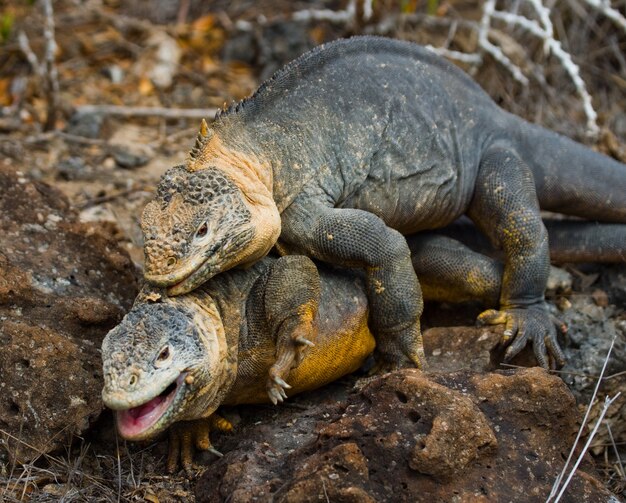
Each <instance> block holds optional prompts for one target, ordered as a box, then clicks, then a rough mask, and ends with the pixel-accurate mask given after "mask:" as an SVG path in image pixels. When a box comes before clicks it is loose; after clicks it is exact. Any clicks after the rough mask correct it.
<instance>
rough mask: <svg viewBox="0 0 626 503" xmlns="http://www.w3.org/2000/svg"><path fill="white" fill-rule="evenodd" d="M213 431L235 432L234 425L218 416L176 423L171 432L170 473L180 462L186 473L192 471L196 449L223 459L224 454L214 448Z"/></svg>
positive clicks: (168, 464) (169, 447)
mask: <svg viewBox="0 0 626 503" xmlns="http://www.w3.org/2000/svg"><path fill="white" fill-rule="evenodd" d="M211 430H218V431H224V432H230V431H232V430H233V425H232V424H230V422H229V421H227V420H226V419H224V418H223V417H221V416H219V415H217V414H212V415H211V416H210V417H208V418H203V419H197V420H195V421H181V422H178V423H174V424H173V425H172V426H171V427H170V431H169V446H168V455H167V471H168V473H174V472H175V471H176V470H177V468H178V466H179V465H178V463H179V461H180V464H182V466H183V468H184V469H185V471H186V472H190V471H192V470H193V454H194V449H195V450H198V451H208V452H212V453H213V454H215V455H216V456H218V457H220V458H221V457H222V456H223V454H222V453H221V452H219V451H218V450H217V449H215V448H214V447H213V445H212V444H211V440H210V439H209V433H210V432H211Z"/></svg>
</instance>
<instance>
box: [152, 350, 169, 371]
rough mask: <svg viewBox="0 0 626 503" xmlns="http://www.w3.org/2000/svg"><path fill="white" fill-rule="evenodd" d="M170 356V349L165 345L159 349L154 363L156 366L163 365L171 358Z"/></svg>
mask: <svg viewBox="0 0 626 503" xmlns="http://www.w3.org/2000/svg"><path fill="white" fill-rule="evenodd" d="M171 356H172V351H171V350H170V347H169V346H165V347H164V348H163V349H161V351H160V352H159V354H158V356H157V357H156V360H155V361H154V365H155V366H157V367H159V366H161V365H163V364H164V363H165V362H167V361H168V360H169V359H170V358H171Z"/></svg>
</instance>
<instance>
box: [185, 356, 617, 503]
mask: <svg viewBox="0 0 626 503" xmlns="http://www.w3.org/2000/svg"><path fill="white" fill-rule="evenodd" d="M364 381H365V384H364V385H363V386H362V388H361V389H360V391H356V392H354V393H352V394H351V395H350V396H349V397H348V399H347V400H346V401H345V402H339V401H336V402H332V401H327V402H324V401H322V402H317V405H313V406H312V407H310V408H309V409H308V410H305V411H299V412H294V411H293V410H292V411H287V412H285V413H282V414H278V415H276V416H274V417H273V418H272V419H271V422H269V421H268V422H266V421H263V420H261V421H257V422H255V423H252V424H248V425H247V427H246V428H245V429H244V428H242V429H241V431H237V432H236V433H235V435H234V439H230V440H229V441H228V447H229V448H230V450H225V452H226V455H225V456H224V457H223V458H221V459H219V460H217V461H215V462H213V463H212V464H210V466H209V468H208V469H207V471H206V472H205V473H204V474H203V475H202V477H201V478H200V480H199V482H198V484H197V487H196V498H197V501H199V502H217V501H225V500H228V501H231V502H232V503H236V502H243V501H260V502H264V501H275V502H318V501H333V502H350V503H352V502H354V503H356V502H374V501H376V502H387V501H388V502H403V501H407V502H408V501H411V502H414V501H425V502H426V501H427V502H450V501H456V502H470V501H471V502H487V501H524V502H527V501H537V502H539V501H545V500H546V497H547V495H548V493H549V492H550V488H551V486H552V483H553V481H554V479H555V477H556V476H557V474H558V473H559V472H560V470H561V467H562V465H563V460H564V458H566V457H567V455H568V453H569V450H570V447H571V445H572V443H573V440H574V437H575V435H576V431H577V428H578V424H579V419H580V416H579V413H578V410H577V408H576V404H575V400H574V397H573V396H572V395H571V393H570V392H569V391H568V389H567V387H566V386H565V384H564V383H563V381H562V380H561V379H559V378H558V377H555V376H551V375H549V374H548V373H547V372H545V371H543V370H541V369H539V368H530V369H522V370H518V371H513V370H511V371H499V372H495V373H474V372H471V371H467V370H464V371H459V372H453V373H441V374H434V373H433V374H425V373H422V372H420V371H419V370H416V369H407V370H401V371H396V372H392V373H389V374H385V375H383V376H380V377H377V378H373V379H366V380H364ZM588 460H589V458H585V461H584V462H583V463H582V465H581V467H580V468H579V471H578V472H577V474H576V475H575V477H574V478H573V480H572V482H571V484H570V486H569V488H568V489H567V491H566V493H565V496H564V498H563V499H562V500H561V501H569V502H584V501H588V502H597V501H609V500H610V498H612V497H613V495H612V494H611V493H610V492H609V491H608V490H607V489H605V488H604V486H603V485H602V483H601V482H600V480H599V479H598V478H597V476H596V474H595V473H594V469H593V466H592V465H591V463H590V462H589V461H588ZM614 501H617V500H614Z"/></svg>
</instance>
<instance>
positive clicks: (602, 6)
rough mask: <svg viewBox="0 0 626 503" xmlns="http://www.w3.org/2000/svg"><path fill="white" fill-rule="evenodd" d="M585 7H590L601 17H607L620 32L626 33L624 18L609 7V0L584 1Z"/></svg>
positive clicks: (625, 19) (625, 18) (625, 20)
mask: <svg viewBox="0 0 626 503" xmlns="http://www.w3.org/2000/svg"><path fill="white" fill-rule="evenodd" d="M584 1H585V2H586V3H587V5H590V6H591V7H593V8H594V9H597V10H598V11H599V12H601V13H602V14H603V15H605V16H606V17H608V18H609V19H610V20H611V21H613V22H614V23H615V24H616V25H617V26H619V27H620V28H621V29H622V30H624V31H625V32H626V17H624V15H623V14H622V13H621V12H620V11H618V10H617V9H614V8H613V7H611V2H609V0H584Z"/></svg>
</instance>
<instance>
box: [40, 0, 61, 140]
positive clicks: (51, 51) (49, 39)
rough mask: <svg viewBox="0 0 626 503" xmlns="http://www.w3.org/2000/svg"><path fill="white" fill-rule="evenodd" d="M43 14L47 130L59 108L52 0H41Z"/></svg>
mask: <svg viewBox="0 0 626 503" xmlns="http://www.w3.org/2000/svg"><path fill="white" fill-rule="evenodd" d="M43 8H44V14H45V18H46V21H45V24H44V29H43V35H44V39H45V40H46V52H45V57H44V63H45V76H46V86H45V87H46V94H47V96H48V116H47V117H46V124H45V126H44V129H45V130H46V131H49V130H51V129H54V125H55V123H56V118H57V113H58V108H59V74H58V72H57V67H56V64H55V55H56V51H57V43H56V40H55V39H54V11H53V10H52V0H43Z"/></svg>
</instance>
